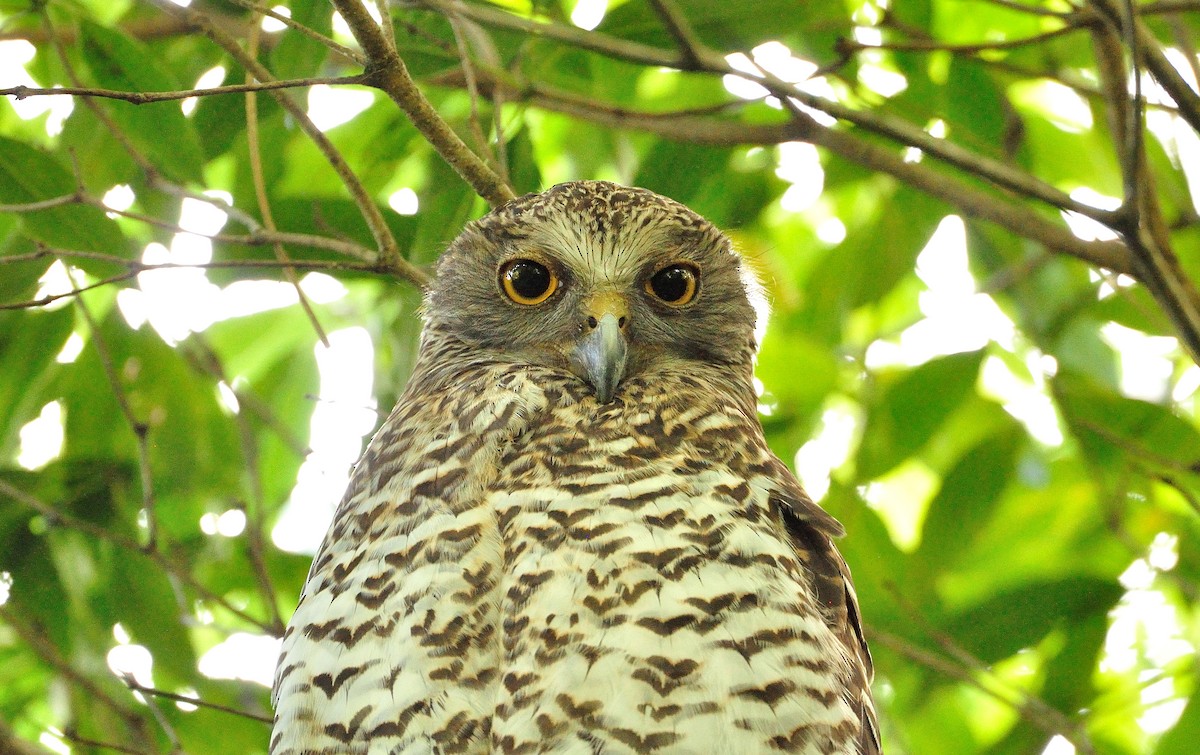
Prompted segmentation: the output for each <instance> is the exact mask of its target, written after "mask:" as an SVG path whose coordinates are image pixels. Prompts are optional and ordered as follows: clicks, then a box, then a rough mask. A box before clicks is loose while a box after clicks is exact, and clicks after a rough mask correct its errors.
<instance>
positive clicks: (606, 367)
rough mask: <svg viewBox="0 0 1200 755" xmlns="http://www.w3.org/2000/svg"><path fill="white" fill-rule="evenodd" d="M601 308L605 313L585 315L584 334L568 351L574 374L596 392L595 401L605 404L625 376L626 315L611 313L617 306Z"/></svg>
mask: <svg viewBox="0 0 1200 755" xmlns="http://www.w3.org/2000/svg"><path fill="white" fill-rule="evenodd" d="M597 309H600V308H597ZM603 309H605V310H607V311H604V312H599V311H597V312H595V313H594V314H589V315H588V318H587V320H586V322H585V325H584V328H585V333H584V335H583V337H582V338H580V339H579V341H578V343H576V345H575V348H574V349H573V350H572V352H571V362H572V366H573V367H574V368H575V371H576V373H577V374H579V376H580V377H582V378H583V379H584V380H586V381H588V383H590V384H591V386H592V389H593V390H595V392H596V401H598V402H600V403H601V404H607V403H609V402H611V401H612V400H613V394H615V393H616V391H617V386H618V385H619V384H620V383H621V378H623V377H625V361H626V358H627V357H628V355H629V344H628V342H627V341H626V340H625V333H624V330H625V323H626V320H627V315H625V314H624V312H623V311H614V310H616V309H617V308H616V307H604V308H603Z"/></svg>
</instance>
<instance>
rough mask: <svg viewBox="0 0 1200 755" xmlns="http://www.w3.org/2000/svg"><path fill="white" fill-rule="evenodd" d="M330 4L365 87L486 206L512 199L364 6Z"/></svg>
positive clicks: (338, 0) (352, 1)
mask: <svg viewBox="0 0 1200 755" xmlns="http://www.w3.org/2000/svg"><path fill="white" fill-rule="evenodd" d="M156 1H158V2H162V1H163V0H156ZM333 5H334V7H336V8H337V10H338V12H339V13H341V14H342V18H343V19H345V21H346V23H347V24H348V25H349V26H350V30H351V31H352V32H353V33H354V37H355V39H357V40H358V43H359V44H361V45H362V46H363V50H364V51H365V52H366V53H367V58H368V60H369V61H370V64H369V68H368V71H367V74H368V77H369V79H368V81H369V83H370V84H371V85H372V86H375V87H378V88H379V89H380V90H382V91H383V92H385V93H386V94H387V95H388V96H389V97H391V98H392V101H393V102H395V103H396V104H397V105H399V106H400V109H401V110H403V111H404V112H405V113H407V114H408V117H409V120H411V121H412V124H413V126H415V127H416V128H417V130H418V131H420V132H421V134H422V135H423V136H424V137H425V139H426V140H427V141H428V142H429V143H430V144H431V145H432V146H433V148H434V149H435V150H437V152H438V154H439V155H441V156H442V159H444V160H445V161H446V162H447V163H448V164H449V165H450V167H452V168H454V170H455V172H457V173H458V174H459V175H460V176H462V178H463V180H464V181H466V182H467V183H468V184H469V185H470V186H471V188H473V189H474V190H475V192H476V193H477V194H479V196H481V197H483V198H484V199H485V200H487V202H488V203H489V204H491V205H492V206H497V205H500V204H503V203H505V202H507V201H509V200H510V199H512V198H513V197H514V196H515V195H514V194H513V191H512V189H511V188H510V187H509V186H508V185H507V184H505V183H504V181H502V180H501V179H500V177H499V176H498V175H496V173H495V171H493V170H492V169H491V168H489V167H488V166H487V163H485V162H484V161H483V160H481V159H480V158H479V156H478V155H476V154H475V153H474V152H472V151H471V149H470V147H468V146H467V145H466V144H465V143H464V142H463V140H462V139H460V138H459V136H458V134H456V133H454V131H453V129H451V128H450V126H449V125H448V124H447V123H446V122H445V121H444V120H442V117H441V116H440V115H438V113H437V111H436V110H435V109H434V108H433V105H432V104H430V102H429V100H428V99H427V98H426V97H425V95H424V93H422V92H421V90H420V89H419V88H418V87H417V84H416V82H414V81H413V79H412V77H411V76H410V75H409V73H408V68H407V67H406V66H405V65H404V61H403V60H401V59H400V56H399V55H397V54H396V50H395V48H394V47H393V46H392V45H390V44H389V43H388V40H387V38H386V37H384V34H383V32H382V31H381V30H380V28H379V27H378V26H376V24H375V21H374V20H373V19H372V18H371V16H370V14H369V13H367V9H366V7H364V6H363V5H362V4H361V3H360V2H358V0H333Z"/></svg>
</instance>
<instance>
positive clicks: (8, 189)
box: [0, 137, 126, 254]
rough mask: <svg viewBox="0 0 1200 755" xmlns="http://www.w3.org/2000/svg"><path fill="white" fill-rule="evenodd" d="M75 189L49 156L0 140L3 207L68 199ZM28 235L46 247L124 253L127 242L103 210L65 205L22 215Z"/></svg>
mask: <svg viewBox="0 0 1200 755" xmlns="http://www.w3.org/2000/svg"><path fill="white" fill-rule="evenodd" d="M75 190H76V187H75V182H74V181H73V180H72V179H71V174H70V173H68V172H67V170H66V169H65V168H63V167H62V165H60V164H59V163H58V161H57V160H55V159H54V158H52V157H50V156H49V155H47V154H45V153H43V152H41V151H40V150H37V149H34V148H33V147H30V146H29V145H27V144H23V143H21V142H18V141H14V140H12V139H7V138H4V137H0V202H3V203H5V204H27V203H30V202H40V201H43V200H47V199H55V198H57V197H63V196H69V195H71V194H73V193H74V192H75ZM21 220H22V223H23V224H24V228H25V230H26V232H27V233H29V235H30V236H33V237H34V238H35V239H37V240H39V241H42V242H44V243H45V244H47V245H48V246H51V247H56V248H60V249H74V250H79V251H92V252H107V253H109V254H120V253H121V252H122V251H123V250H124V249H125V247H126V244H125V237H124V235H123V234H122V233H121V230H120V229H119V228H118V227H117V224H116V222H114V221H113V220H111V219H110V218H108V217H106V216H105V214H104V211H103V210H100V209H98V208H96V207H85V206H82V205H63V206H59V207H51V208H48V209H44V210H35V211H33V212H23V213H21Z"/></svg>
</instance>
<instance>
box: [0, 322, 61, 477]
mask: <svg viewBox="0 0 1200 755" xmlns="http://www.w3.org/2000/svg"><path fill="white" fill-rule="evenodd" d="M73 324H74V317H73V314H72V310H70V309H59V310H52V311H49V312H45V311H43V312H37V311H28V310H27V311H13V312H0V375H4V376H5V379H4V380H0V458H9V457H10V456H11V455H12V454H14V453H15V452H16V450H17V446H18V444H19V442H20V440H19V438H18V436H17V432H18V431H19V430H20V429H21V426H22V425H24V424H25V423H26V422H29V421H30V420H32V419H34V418H35V417H36V416H37V413H38V412H39V411H40V410H41V408H42V406H43V405H45V403H46V402H47V401H49V400H50V398H51V397H50V396H49V395H48V391H47V388H48V384H49V383H50V381H51V380H52V375H53V373H54V372H55V371H57V367H58V365H57V364H56V363H55V361H54V358H55V356H57V354H58V352H59V350H61V349H62V347H63V345H64V344H65V343H66V341H67V337H68V336H69V335H70V334H71V328H72V326H73Z"/></svg>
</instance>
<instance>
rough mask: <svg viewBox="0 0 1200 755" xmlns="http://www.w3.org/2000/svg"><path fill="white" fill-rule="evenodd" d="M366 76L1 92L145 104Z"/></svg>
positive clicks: (17, 96)
mask: <svg viewBox="0 0 1200 755" xmlns="http://www.w3.org/2000/svg"><path fill="white" fill-rule="evenodd" d="M363 83H365V81H364V76H363V75H362V74H358V75H355V76H315V77H312V78H307V79H286V80H283V81H269V82H265V83H253V82H251V83H246V84H229V85H226V86H219V87H208V88H206V89H180V90H177V91H173V92H123V91H119V90H116V89H100V88H98V87H54V88H53V89H39V88H37V87H28V86H15V87H9V88H7V89H0V96H9V97H13V98H15V99H18V100H23V99H26V98H27V97H52V96H57V95H68V96H72V97H98V98H100V99H106V100H120V101H122V102H129V103H132V104H134V105H146V104H149V103H151V102H170V101H172V100H186V99H188V98H189V97H212V96H214V95H218V94H236V93H238V92H270V91H274V90H276V89H297V88H299V87H308V86H313V85H315V84H329V85H339V84H363Z"/></svg>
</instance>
